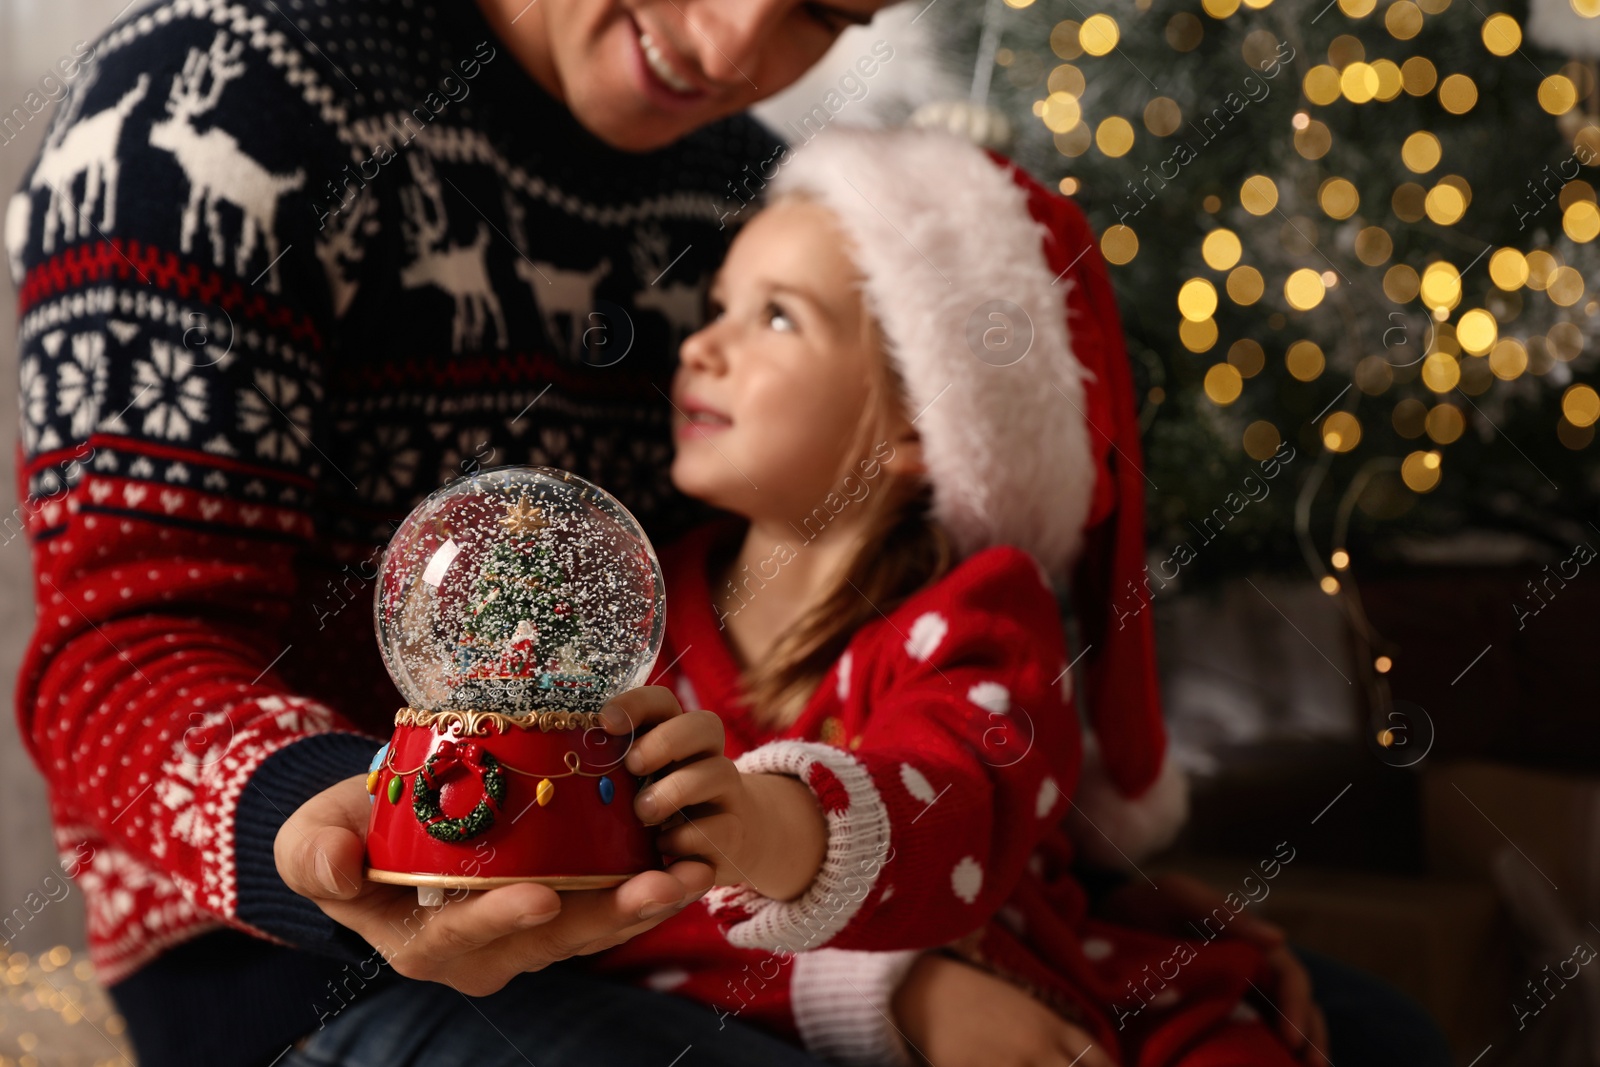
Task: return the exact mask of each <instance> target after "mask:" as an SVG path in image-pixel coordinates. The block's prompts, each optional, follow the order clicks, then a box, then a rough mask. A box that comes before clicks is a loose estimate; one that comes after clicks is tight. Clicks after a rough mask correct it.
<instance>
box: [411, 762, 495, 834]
mask: <svg viewBox="0 0 1600 1067" xmlns="http://www.w3.org/2000/svg"><path fill="white" fill-rule="evenodd" d="M469 761H470V762H475V763H476V764H477V765H478V774H479V780H480V781H481V782H482V784H483V796H482V797H481V798H479V800H478V803H477V804H476V805H474V806H473V809H472V810H471V811H469V812H467V814H465V815H462V816H459V817H457V818H453V819H452V818H449V817H448V816H446V815H445V813H444V809H443V808H441V807H440V806H439V779H438V776H439V775H441V774H443V773H445V772H447V771H449V770H450V769H451V768H453V767H458V766H460V767H465V766H467V765H468V764H469ZM505 796H506V772H505V770H504V769H503V768H502V767H501V766H500V761H499V760H497V759H495V758H494V756H493V755H492V754H490V753H489V752H487V751H485V750H484V749H483V748H482V746H480V745H476V744H473V743H471V742H467V743H464V744H454V743H452V742H449V741H446V742H445V743H444V744H442V745H440V746H439V748H438V750H437V751H436V752H434V754H433V755H431V756H429V757H428V761H427V762H426V763H424V764H423V765H422V770H421V771H420V772H419V773H418V774H417V778H416V781H415V782H414V783H413V785H412V787H411V797H412V800H411V810H412V812H413V813H414V814H415V815H416V817H417V821H418V822H420V823H421V824H422V828H423V829H424V830H426V831H427V832H428V835H429V836H430V837H433V838H434V839H435V840H438V841H443V842H445V843H447V844H454V843H455V842H457V841H466V840H469V839H471V838H474V837H477V836H478V835H479V834H482V833H484V832H486V831H487V830H488V829H489V827H491V826H493V825H494V819H495V813H496V811H497V810H498V809H499V807H500V803H501V801H503V800H505Z"/></svg>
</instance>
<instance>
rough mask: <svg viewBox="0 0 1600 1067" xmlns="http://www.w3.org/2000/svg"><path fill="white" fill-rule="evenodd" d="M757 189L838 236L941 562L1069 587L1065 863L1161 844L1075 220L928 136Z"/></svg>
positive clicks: (1170, 823) (1118, 484) (1147, 655)
mask: <svg viewBox="0 0 1600 1067" xmlns="http://www.w3.org/2000/svg"><path fill="white" fill-rule="evenodd" d="M770 191H771V193H772V195H774V196H782V195H785V194H792V193H799V194H804V195H806V196H809V197H810V198H811V199H813V200H815V201H817V202H819V203H821V204H822V205H824V206H825V207H827V208H829V209H830V210H831V211H832V212H833V214H834V215H835V216H837V218H838V219H839V221H840V223H841V225H842V228H843V229H844V231H845V233H846V234H848V235H849V236H850V237H851V238H852V240H853V243H854V249H853V250H852V251H853V257H852V258H853V259H854V261H855V262H856V265H857V266H858V267H859V268H860V269H861V271H862V273H863V274H864V275H865V276H866V281H865V286H864V289H865V292H864V298H865V301H866V304H867V307H868V309H869V310H870V311H871V312H872V313H873V315H874V316H875V317H876V319H877V321H878V324H879V325H880V327H881V328H882V331H883V334H884V337H885V341H886V345H887V349H888V352H889V356H890V358H891V360H892V362H893V365H894V367H895V369H896V370H897V371H898V372H899V374H900V377H901V379H902V380H903V381H904V383H905V387H906V392H907V401H908V404H909V407H910V409H911V412H912V413H913V414H914V415H915V420H916V421H915V425H916V429H917V432H918V435H919V436H920V438H921V441H922V454H923V461H924V463H925V465H926V467H927V476H928V480H929V481H930V482H931V484H932V486H933V513H934V517H935V518H936V519H937V520H938V521H939V523H940V524H941V525H942V526H943V527H944V528H945V529H946V530H947V531H948V532H949V533H950V535H951V538H952V540H953V541H954V542H955V546H956V548H957V550H958V551H960V552H961V553H962V554H963V555H965V554H969V553H971V552H975V551H977V550H978V549H981V548H984V547H986V546H989V545H996V544H1009V545H1015V546H1017V547H1019V548H1023V549H1026V550H1027V551H1028V552H1030V553H1031V554H1032V555H1033V556H1034V558H1035V559H1037V560H1038V561H1039V563H1040V566H1041V567H1042V568H1043V569H1044V571H1045V572H1046V574H1048V576H1049V577H1050V578H1051V580H1052V582H1053V583H1055V584H1057V585H1058V586H1059V585H1064V586H1066V587H1068V588H1069V589H1070V596H1071V600H1072V603H1073V607H1074V613H1075V615H1076V616H1077V618H1078V620H1079V624H1080V633H1081V636H1082V640H1083V643H1084V651H1083V653H1082V660H1083V665H1084V678H1085V685H1084V687H1083V689H1084V692H1083V693H1082V697H1083V699H1084V701H1085V702H1086V703H1087V705H1088V711H1089V717H1090V721H1091V722H1092V724H1093V727H1094V732H1095V735H1096V738H1095V739H1093V740H1097V741H1098V744H1095V743H1090V744H1089V745H1087V746H1086V751H1087V753H1088V760H1087V765H1086V767H1085V770H1084V775H1083V780H1082V782H1081V783H1080V786H1079V790H1078V793H1077V794H1076V795H1075V797H1074V803H1075V804H1076V807H1077V811H1076V812H1075V814H1074V818H1075V819H1077V820H1080V821H1081V822H1082V823H1085V824H1087V825H1082V826H1080V827H1078V830H1079V831H1080V832H1078V833H1076V834H1075V836H1076V837H1077V838H1078V839H1079V844H1080V849H1081V850H1082V851H1083V852H1084V853H1085V855H1086V856H1087V857H1088V858H1090V859H1091V860H1095V861H1097V862H1102V863H1105V864H1109V865H1118V866H1120V865H1122V864H1123V862H1125V861H1128V862H1131V861H1132V860H1134V859H1137V858H1138V857H1139V856H1140V855H1144V854H1148V853H1149V852H1151V851H1153V850H1155V849H1158V848H1161V847H1163V846H1164V845H1166V844H1167V843H1169V842H1170V841H1171V839H1172V837H1173V836H1174V835H1175V834H1176V832H1177V830H1178V828H1179V827H1180V826H1181V825H1182V823H1183V820H1184V818H1185V817H1186V816H1187V798H1188V793H1187V788H1186V785H1185V782H1184V780H1183V776H1182V774H1181V773H1180V772H1179V771H1178V769H1177V767H1176V766H1175V765H1174V763H1173V761H1172V760H1170V759H1168V758H1167V742H1166V730H1165V727H1164V725H1163V723H1162V719H1161V705H1160V696H1159V693H1158V690H1157V687H1156V659H1155V639H1154V629H1153V626H1152V623H1151V618H1150V611H1149V592H1148V589H1147V586H1146V584H1145V581H1146V579H1145V574H1144V472H1143V469H1142V467H1141V462H1140V450H1139V427H1138V421H1137V406H1136V404H1135V401H1134V396H1133V382H1132V377H1131V374H1130V372H1129V367H1128V357H1127V352H1126V350H1125V349H1124V347H1123V339H1122V327H1121V324H1120V322H1119V320H1118V317H1117V310H1116V301H1115V298H1114V296H1113V294H1112V291H1111V284H1110V279H1109V278H1108V276H1107V274H1106V268H1105V263H1104V261H1103V260H1102V259H1101V258H1100V253H1099V250H1098V248H1097V247H1096V242H1095V239H1094V234H1093V232H1092V231H1091V230H1090V229H1089V226H1088V223H1087V221H1086V220H1085V219H1084V217H1083V214H1082V212H1080V211H1079V210H1078V208H1077V207H1076V206H1075V205H1074V204H1073V203H1072V202H1071V201H1069V200H1067V199H1066V198H1064V197H1062V196H1059V195H1057V194H1055V193H1052V192H1050V191H1049V190H1047V189H1045V188H1044V187H1043V186H1041V185H1039V184H1038V183H1037V182H1036V181H1034V180H1033V179H1032V178H1031V177H1029V176H1028V175H1027V174H1026V173H1025V172H1024V171H1022V169H1021V168H1019V167H1016V166H1015V165H1013V164H1011V163H1010V162H1008V161H1007V160H1005V159H1004V158H1003V157H1001V156H999V155H997V154H994V153H992V152H987V151H985V150H984V149H981V148H979V147H978V146H976V145H974V144H972V143H971V142H969V141H967V140H964V139H962V138H960V137H957V136H955V135H953V134H949V133H944V132H936V131H932V130H865V129H849V128H845V127H832V128H830V129H828V130H826V131H824V132H823V133H821V134H819V135H818V136H817V137H816V138H815V139H813V140H812V141H810V142H809V143H807V144H806V145H804V146H803V147H798V148H796V149H794V150H793V151H792V153H791V154H790V155H789V156H788V157H787V158H786V159H785V160H784V162H783V166H782V167H781V169H780V171H779V173H778V175H777V177H776V178H775V179H774V180H773V183H772V188H771V190H770Z"/></svg>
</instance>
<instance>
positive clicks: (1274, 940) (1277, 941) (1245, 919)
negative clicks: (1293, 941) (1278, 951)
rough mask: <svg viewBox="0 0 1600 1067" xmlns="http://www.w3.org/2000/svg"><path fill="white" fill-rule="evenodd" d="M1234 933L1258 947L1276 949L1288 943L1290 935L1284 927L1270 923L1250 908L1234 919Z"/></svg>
mask: <svg viewBox="0 0 1600 1067" xmlns="http://www.w3.org/2000/svg"><path fill="white" fill-rule="evenodd" d="M1233 933H1234V934H1235V935H1236V936H1238V937H1240V938H1243V939H1244V940H1246V941H1248V942H1250V943H1251V944H1253V945H1255V946H1256V947H1257V948H1264V949H1275V948H1278V947H1280V946H1282V945H1284V944H1287V943H1288V940H1289V938H1288V935H1287V934H1285V933H1284V931H1283V927H1281V926H1278V925H1275V924H1274V923H1269V922H1267V920H1265V919H1263V918H1261V917H1260V916H1257V915H1253V914H1251V913H1250V910H1249V909H1248V908H1246V909H1244V910H1243V911H1241V912H1239V914H1238V915H1236V916H1234V919H1233Z"/></svg>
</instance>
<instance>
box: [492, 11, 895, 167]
mask: <svg viewBox="0 0 1600 1067" xmlns="http://www.w3.org/2000/svg"><path fill="white" fill-rule="evenodd" d="M889 2H890V0H822V2H807V0H544V2H543V3H537V4H536V3H530V2H528V0H479V3H480V5H482V6H483V7H484V8H485V9H486V12H487V14H488V15H489V18H490V21H491V23H492V24H494V25H495V27H496V30H497V31H498V32H499V33H500V34H501V35H502V37H504V38H505V40H506V43H507V45H508V46H509V47H510V48H511V49H512V51H513V52H514V53H515V54H516V56H517V58H518V59H519V60H520V61H521V62H522V63H523V65H524V66H526V67H527V68H528V70H529V72H530V73H531V74H532V75H533V76H534V77H535V78H536V79H537V80H538V81H539V83H540V84H541V85H543V86H544V87H545V89H546V90H548V91H549V92H550V93H552V94H553V95H555V96H556V97H557V98H559V99H561V100H564V101H565V102H566V104H567V107H568V109H569V110H571V112H572V113H573V115H574V116H576V117H577V119H578V121H579V122H581V123H583V125H584V126H585V127H587V128H588V129H589V131H590V132H592V133H593V134H594V135H595V136H597V137H599V138H600V139H601V140H604V141H606V142H607V143H609V144H611V145H614V146H615V147H617V148H621V149H624V150H626V151H635V152H638V151H646V150H649V149H652V148H658V147H660V146H662V145H665V144H670V143H671V142H673V141H676V140H677V139H678V138H680V137H682V136H684V135H685V134H687V133H689V132H690V131H692V130H695V129H698V128H699V127H701V126H704V125H706V124H707V123H709V122H713V121H715V120H716V119H720V118H723V117H725V116H727V115H732V114H735V113H736V112H739V111H743V110H744V109H745V108H746V107H748V106H749V105H751V104H753V103H755V102H756V101H758V100H763V99H765V98H766V97H769V96H771V95H772V94H773V93H776V92H778V91H779V90H780V89H783V88H785V87H787V86H789V85H790V84H792V83H793V82H794V81H795V79H797V78H799V77H800V75H801V74H804V73H805V72H806V70H808V69H809V68H810V67H811V65H812V64H813V63H815V62H816V61H817V60H819V59H821V58H822V55H823V53H825V52H826V51H827V50H828V47H829V46H830V45H832V44H833V41H834V38H836V37H837V36H838V35H839V34H840V32H842V31H843V30H844V29H845V27H847V26H849V25H851V24H857V23H860V24H864V23H866V22H870V21H871V19H872V16H873V14H874V13H875V12H876V11H877V10H878V9H879V8H882V7H886V6H888V4H889Z"/></svg>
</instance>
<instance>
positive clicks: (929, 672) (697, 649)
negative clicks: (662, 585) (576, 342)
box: [595, 522, 1079, 1063]
mask: <svg viewBox="0 0 1600 1067" xmlns="http://www.w3.org/2000/svg"><path fill="white" fill-rule="evenodd" d="M738 529H739V524H738V523H729V522H724V523H716V524H711V525H708V526H705V527H702V528H700V529H698V530H696V531H695V532H694V533H692V534H691V535H690V536H689V537H687V538H685V539H684V540H683V541H681V542H679V543H678V544H676V545H674V546H673V547H672V548H670V549H669V550H668V551H667V552H666V553H664V554H663V559H662V566H663V569H664V571H665V573H666V579H667V590H668V599H667V626H666V637H665V644H664V646H663V649H662V653H661V659H660V662H662V663H665V664H667V665H668V666H667V667H666V668H665V669H664V670H663V671H662V673H661V676H660V678H659V679H658V681H657V684H662V685H670V686H672V687H673V688H674V689H675V690H676V692H677V694H678V697H679V700H680V702H681V703H682V704H683V706H684V707H685V708H709V709H711V710H713V711H716V712H717V713H718V714H719V715H720V716H721V717H722V720H723V723H724V724H725V726H726V736H727V748H726V751H727V753H728V755H730V756H732V757H734V758H735V762H736V764H737V765H738V766H739V767H740V769H741V770H744V771H747V772H765V773H775V774H788V775H793V776H795V777H797V778H799V779H800V780H802V781H804V782H805V783H806V784H807V785H809V786H810V787H811V789H812V790H813V791H814V792H815V793H816V795H817V799H818V801H819V802H820V803H821V806H822V809H823V812H824V814H825V816H826V819H827V827H828V847H827V855H826V858H825V860H824V862H823V866H822V869H821V871H820V872H819V874H818V875H817V878H816V880H815V881H814V882H813V884H812V886H811V887H810V889H809V890H808V891H807V892H806V893H804V894H803V895H802V896H800V897H799V898H797V899H796V900H793V901H776V900H771V899H767V898H765V897H762V896H760V895H759V894H758V893H756V892H755V891H753V890H751V889H749V888H748V887H742V886H740V887H724V888H719V889H715V890H713V891H712V892H711V893H710V894H708V895H707V897H706V898H705V900H704V901H702V902H701V903H700V904H698V905H695V906H693V907H691V908H690V909H688V910H686V911H684V912H683V913H681V914H680V915H678V916H676V917H674V918H673V919H672V920H671V921H669V922H667V923H664V924H662V925H660V926H658V927H656V928H655V929H653V930H650V931H647V932H646V933H644V934H641V935H640V936H638V937H635V938H634V939H632V940H631V941H629V942H628V943H627V944H625V945H621V946H619V947H617V948H615V949H612V950H610V951H609V952H607V953H605V954H604V955H602V956H601V957H599V958H598V959H597V961H596V963H595V966H596V967H597V968H599V969H601V970H603V971H605V972H607V973H612V974H616V975H619V976H621V977H624V978H627V979H630V980H633V981H637V982H640V983H642V984H645V985H647V986H649V987H651V988H655V989H660V990H671V991H674V992H677V993H679V994H681V995H684V996H689V997H693V998H694V999H696V1000H699V1001H702V1002H704V1003H706V1004H708V1005H710V1006H712V1007H713V1008H715V1009H716V1010H717V1011H718V1013H719V1014H721V1015H724V1016H730V1017H737V1018H739V1019H741V1020H743V1021H746V1022H755V1023H757V1024H760V1025H762V1026H765V1027H767V1028H769V1029H773V1030H776V1031H778V1032H780V1033H785V1034H789V1035H794V1036H798V1037H800V1038H801V1039H803V1041H804V1042H805V1043H806V1044H807V1046H808V1047H810V1048H812V1049H813V1050H814V1051H818V1052H821V1053H824V1054H826V1055H828V1056H830V1057H834V1058H837V1059H841V1060H843V1061H846V1062H852V1063H854V1062H861V1063H867V1062H871V1061H872V1060H873V1059H874V1058H876V1057H879V1056H882V1055H889V1054H892V1053H893V1051H894V1045H893V1041H892V1035H891V1034H889V1033H886V1031H888V1030H889V1029H890V1028H889V1027H888V1026H887V1025H886V1023H885V1015H884V1012H886V1010H887V1006H888V1005H887V1001H888V997H889V995H890V993H892V990H893V987H894V984H895V980H896V978H897V977H898V975H899V974H900V973H902V972H903V970H904V969H905V967H906V966H907V965H908V963H909V962H910V957H909V955H908V954H906V953H903V952H899V953H897V952H890V951H873V952H860V951H846V950H896V949H920V948H927V947H932V946H937V945H942V944H946V943H948V942H953V941H956V940H957V939H959V938H961V937H963V936H964V935H967V934H969V933H972V932H973V931H975V930H978V929H979V928H981V927H983V926H984V924H985V923H986V922H987V921H988V920H989V919H990V918H991V917H992V916H993V915H994V914H995V913H996V911H997V910H998V909H999V908H1000V906H1001V905H1002V903H1004V902H1005V901H1006V899H1007V898H1008V897H1009V896H1010V895H1011V894H1012V892H1013V891H1014V889H1015V888H1016V886H1017V884H1018V882H1019V880H1020V879H1021V878H1022V877H1023V875H1024V872H1025V869H1026V867H1027V865H1028V862H1029V858H1030V856H1031V855H1032V854H1033V853H1034V851H1035V848H1036V846H1038V845H1039V844H1040V842H1041V841H1042V840H1043V839H1044V838H1045V837H1046V836H1047V835H1050V834H1052V833H1057V834H1059V830H1058V829H1057V827H1056V824H1057V823H1058V822H1059V821H1060V819H1061V817H1062V816H1063V815H1064V814H1065V813H1066V811H1067V810H1068V806H1067V801H1066V797H1067V796H1068V795H1070V793H1071V791H1072V789H1073V787H1074V785H1075V783H1076V780H1077V775H1078V765H1079V728H1078V723H1077V718H1076V713H1075V711H1074V709H1073V707H1072V705H1071V703H1070V695H1071V684H1072V683H1071V675H1070V673H1069V672H1068V670H1067V665H1068V660H1067V656H1066V648H1065V644H1064V640H1063V636H1062V630H1061V623H1060V616H1059V610H1058V608H1057V604H1056V600H1055V597H1054V595H1053V594H1052V593H1051V591H1050V587H1049V585H1048V583H1047V581H1046V579H1045V577H1044V575H1043V573H1042V572H1041V570H1040V569H1039V567H1038V566H1037V564H1036V563H1035V562H1034V560H1033V558H1032V557H1031V556H1029V555H1028V554H1027V553H1025V552H1022V551H1021V550H1019V549H1015V548H1009V547H997V548H990V549H985V550H983V551H981V552H978V553H976V554H974V555H973V556H971V557H969V558H967V559H966V560H964V561H962V562H961V563H960V564H959V565H957V566H956V567H955V568H954V569H953V570H952V571H951V572H950V573H948V574H947V575H945V576H944V577H943V578H942V579H940V580H939V581H937V582H935V583H933V584H931V585H930V586H928V587H927V588H925V589H923V590H921V591H919V592H917V593H916V594H914V595H913V596H911V597H909V598H907V599H906V600H905V601H904V602H903V603H901V604H899V605H890V606H887V607H886V608H885V610H884V612H883V613H882V614H881V615H880V616H879V618H877V619H876V620H874V621H873V622H871V623H869V624H868V625H866V626H864V627H862V629H861V630H860V631H858V632H857V633H856V634H855V635H854V636H853V637H852V639H851V641H850V643H849V645H848V647H847V648H846V650H845V652H844V653H843V654H842V655H841V656H840V658H839V660H838V661H837V663H836V664H835V665H834V667H833V668H832V670H831V671H830V673H829V675H828V676H827V677H826V678H824V679H823V681H822V683H821V684H820V685H819V686H818V688H817V691H816V692H815V693H814V694H813V695H812V697H811V699H810V701H809V702H808V703H807V704H806V707H805V709H804V711H803V712H802V713H801V714H800V716H799V717H798V718H797V719H796V720H795V721H794V723H793V724H792V725H790V726H789V727H787V728H786V729H783V730H777V731H774V730H770V729H767V728H764V727H762V726H761V725H759V724H758V723H757V722H755V721H754V720H753V719H752V717H751V716H750V715H749V714H748V712H747V711H745V710H744V709H743V708H742V707H741V706H740V705H739V703H738V685H739V668H738V666H737V663H736V661H735V660H734V657H733V654H732V652H731V651H730V649H729V646H728V644H727V641H726V638H725V634H724V632H723V621H722V620H721V619H720V618H719V617H718V616H717V614H716V612H715V609H714V608H713V600H712V596H711V589H710V586H709V584H708V579H707V558H708V555H709V554H710V553H711V552H712V551H713V546H714V545H716V544H717V543H718V542H725V539H727V538H729V537H731V536H733V535H736V534H737V533H738ZM801 551H803V549H801ZM759 584H760V578H759V576H748V577H747V578H746V580H744V581H742V582H741V583H740V588H741V590H742V595H746V596H760V595H761V594H760V591H759ZM735 610H736V609H735Z"/></svg>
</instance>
